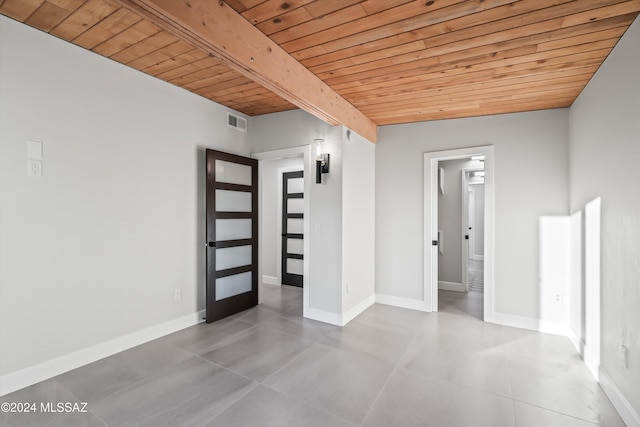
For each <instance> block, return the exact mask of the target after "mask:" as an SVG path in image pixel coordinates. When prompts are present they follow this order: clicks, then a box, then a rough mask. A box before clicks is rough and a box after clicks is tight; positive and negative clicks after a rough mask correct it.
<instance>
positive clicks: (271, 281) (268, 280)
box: [262, 275, 281, 286]
mask: <svg viewBox="0 0 640 427" xmlns="http://www.w3.org/2000/svg"><path fill="white" fill-rule="evenodd" d="M262 283H264V284H265V285H277V286H281V283H280V281H279V280H278V278H277V277H273V276H264V275H263V276H262Z"/></svg>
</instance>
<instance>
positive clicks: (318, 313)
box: [303, 307, 342, 326]
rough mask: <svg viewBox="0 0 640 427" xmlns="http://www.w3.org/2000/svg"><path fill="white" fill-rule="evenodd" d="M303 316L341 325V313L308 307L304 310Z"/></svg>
mask: <svg viewBox="0 0 640 427" xmlns="http://www.w3.org/2000/svg"><path fill="white" fill-rule="evenodd" d="M303 317H306V318H307V319H311V320H317V321H319V322H324V323H329V324H331V325H336V326H342V315H341V314H339V313H334V312H332V311H325V310H319V309H317V308H313V307H308V308H306V310H304V314H303Z"/></svg>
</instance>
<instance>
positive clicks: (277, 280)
mask: <svg viewBox="0 0 640 427" xmlns="http://www.w3.org/2000/svg"><path fill="white" fill-rule="evenodd" d="M252 157H253V158H255V159H257V160H258V161H259V169H260V173H259V194H260V196H259V204H260V211H261V215H260V232H259V235H260V242H261V243H260V246H259V259H260V267H259V270H260V273H259V278H260V282H261V286H260V293H259V302H260V303H264V304H266V305H269V304H285V305H289V304H290V303H293V302H294V301H298V302H296V307H287V310H289V308H291V309H293V312H295V313H299V314H301V315H303V316H305V315H306V313H307V312H308V310H309V274H308V272H309V257H308V256H305V255H306V254H308V253H309V239H307V238H306V237H307V236H309V223H308V219H309V212H310V206H311V191H310V190H311V181H310V178H309V177H313V166H314V164H313V159H312V156H311V146H309V145H307V146H300V147H292V148H287V149H281V150H274V151H266V152H262V153H256V154H253V155H252ZM292 172H294V173H296V174H300V175H301V176H300V177H295V178H294V179H295V182H294V181H292V180H288V183H290V184H291V185H292V186H293V187H292V188H291V190H292V191H291V192H290V191H289V188H285V186H284V182H285V181H284V180H285V176H286V174H289V173H292ZM283 193H284V194H283ZM288 193H292V194H295V195H296V196H294V197H291V198H290V199H292V200H287V199H289V198H288V197H286V194H288ZM299 195H302V196H301V197H300V196H299ZM283 203H288V204H291V203H293V204H295V207H292V209H289V207H286V208H285V206H284V204H283ZM288 217H290V218H288ZM285 219H288V220H289V221H285ZM290 232H291V233H290ZM283 234H284V236H283ZM289 234H295V235H296V236H295V237H296V238H295V239H289V237H290V236H288V235H289ZM298 237H302V238H301V239H298ZM294 240H295V241H294ZM283 252H284V253H285V256H284V257H283ZM286 254H289V255H291V256H287V255H286ZM292 260H293V262H291V261H292ZM283 261H284V262H283ZM287 261H288V262H287ZM287 264H289V266H287ZM287 272H289V273H294V274H296V275H297V276H299V278H300V282H301V283H300V284H301V288H302V289H300V288H299V287H297V286H283V284H284V285H286V284H287V283H286V282H287V279H286V277H284V276H285V274H286V273H287ZM285 288H286V289H285ZM285 291H286V292H285ZM292 292H296V293H298V295H300V294H301V295H302V298H297V297H293V298H290V299H289V297H290V296H291V295H290V294H292ZM285 294H286V296H285ZM277 295H282V296H283V298H286V299H289V301H285V300H281V301H279V300H278V298H277ZM300 299H301V300H302V304H300V303H299V301H300Z"/></svg>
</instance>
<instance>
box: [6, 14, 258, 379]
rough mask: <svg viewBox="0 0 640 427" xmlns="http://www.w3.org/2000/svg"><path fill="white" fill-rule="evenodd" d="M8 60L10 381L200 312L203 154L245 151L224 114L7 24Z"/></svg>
mask: <svg viewBox="0 0 640 427" xmlns="http://www.w3.org/2000/svg"><path fill="white" fill-rule="evenodd" d="M0 53H1V58H0V91H1V93H2V97H1V98H0V294H1V298H0V337H1V338H0V339H1V342H0V374H2V375H5V374H9V373H12V372H15V371H17V370H20V369H23V368H28V367H31V366H33V365H36V364H39V363H41V362H44V361H48V360H51V359H54V358H56V357H59V356H64V355H67V354H69V353H71V352H74V351H76V350H80V349H83V348H87V347H89V346H93V345H95V344H98V343H104V342H106V341H108V340H111V339H114V338H118V337H121V336H123V335H125V334H129V333H132V332H135V331H139V330H141V329H144V328H147V327H150V326H155V325H159V324H161V323H163V322H166V321H169V320H171V319H176V318H179V317H181V316H185V315H189V314H193V313H196V312H197V311H198V310H200V309H203V308H204V272H205V268H204V252H203V249H204V246H203V244H202V243H203V236H204V149H205V147H214V148H217V149H221V150H224V151H228V152H234V153H240V154H247V153H249V144H248V142H247V140H246V134H244V133H241V132H237V131H235V130H233V129H230V128H228V127H227V126H226V111H227V110H226V109H224V108H223V107H221V106H219V105H217V104H215V103H213V102H210V101H208V100H205V99H203V98H200V97H198V96H196V95H193V94H190V93H188V92H186V91H184V90H182V89H179V88H177V87H175V86H172V85H169V84H167V83H164V82H162V81H160V80H157V79H154V78H150V77H148V76H146V75H144V74H142V73H140V72H138V71H135V70H133V69H130V68H127V67H125V66H122V65H120V64H117V63H115V62H113V61H110V60H108V59H105V58H103V57H100V56H98V55H96V54H93V53H91V52H88V51H86V50H84V49H81V48H79V47H76V46H73V45H71V44H69V43H66V42H64V41H61V40H59V39H56V38H54V37H52V36H49V35H47V34H45V33H42V32H40V31H37V30H34V29H32V28H30V27H28V26H26V25H23V24H20V23H17V22H15V21H13V20H11V19H8V18H5V17H2V16H0ZM27 140H37V141H42V142H43V144H44V176H43V177H42V178H33V177H27V170H26V165H27V162H26V160H27V153H26V144H27ZM176 288H181V289H182V300H181V301H174V289H176Z"/></svg>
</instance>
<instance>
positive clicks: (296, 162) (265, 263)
mask: <svg viewBox="0 0 640 427" xmlns="http://www.w3.org/2000/svg"><path fill="white" fill-rule="evenodd" d="M279 169H286V171H288V172H291V171H294V170H296V171H301V170H303V169H304V160H303V158H302V157H289V158H284V159H277V160H265V161H263V162H260V179H261V180H262V187H261V191H260V198H261V204H260V206H261V211H260V229H261V230H262V232H261V233H260V236H261V238H262V241H261V242H260V245H262V259H261V260H260V266H261V267H260V268H261V270H262V276H263V279H264V278H265V276H267V278H268V280H273V278H275V279H276V281H277V279H278V278H280V279H281V275H280V274H279V273H280V270H281V268H282V267H281V259H282V257H281V254H280V252H281V251H282V237H281V230H282V225H281V224H282V173H280V171H279ZM272 284H278V285H280V284H282V283H280V282H278V283H272Z"/></svg>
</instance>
